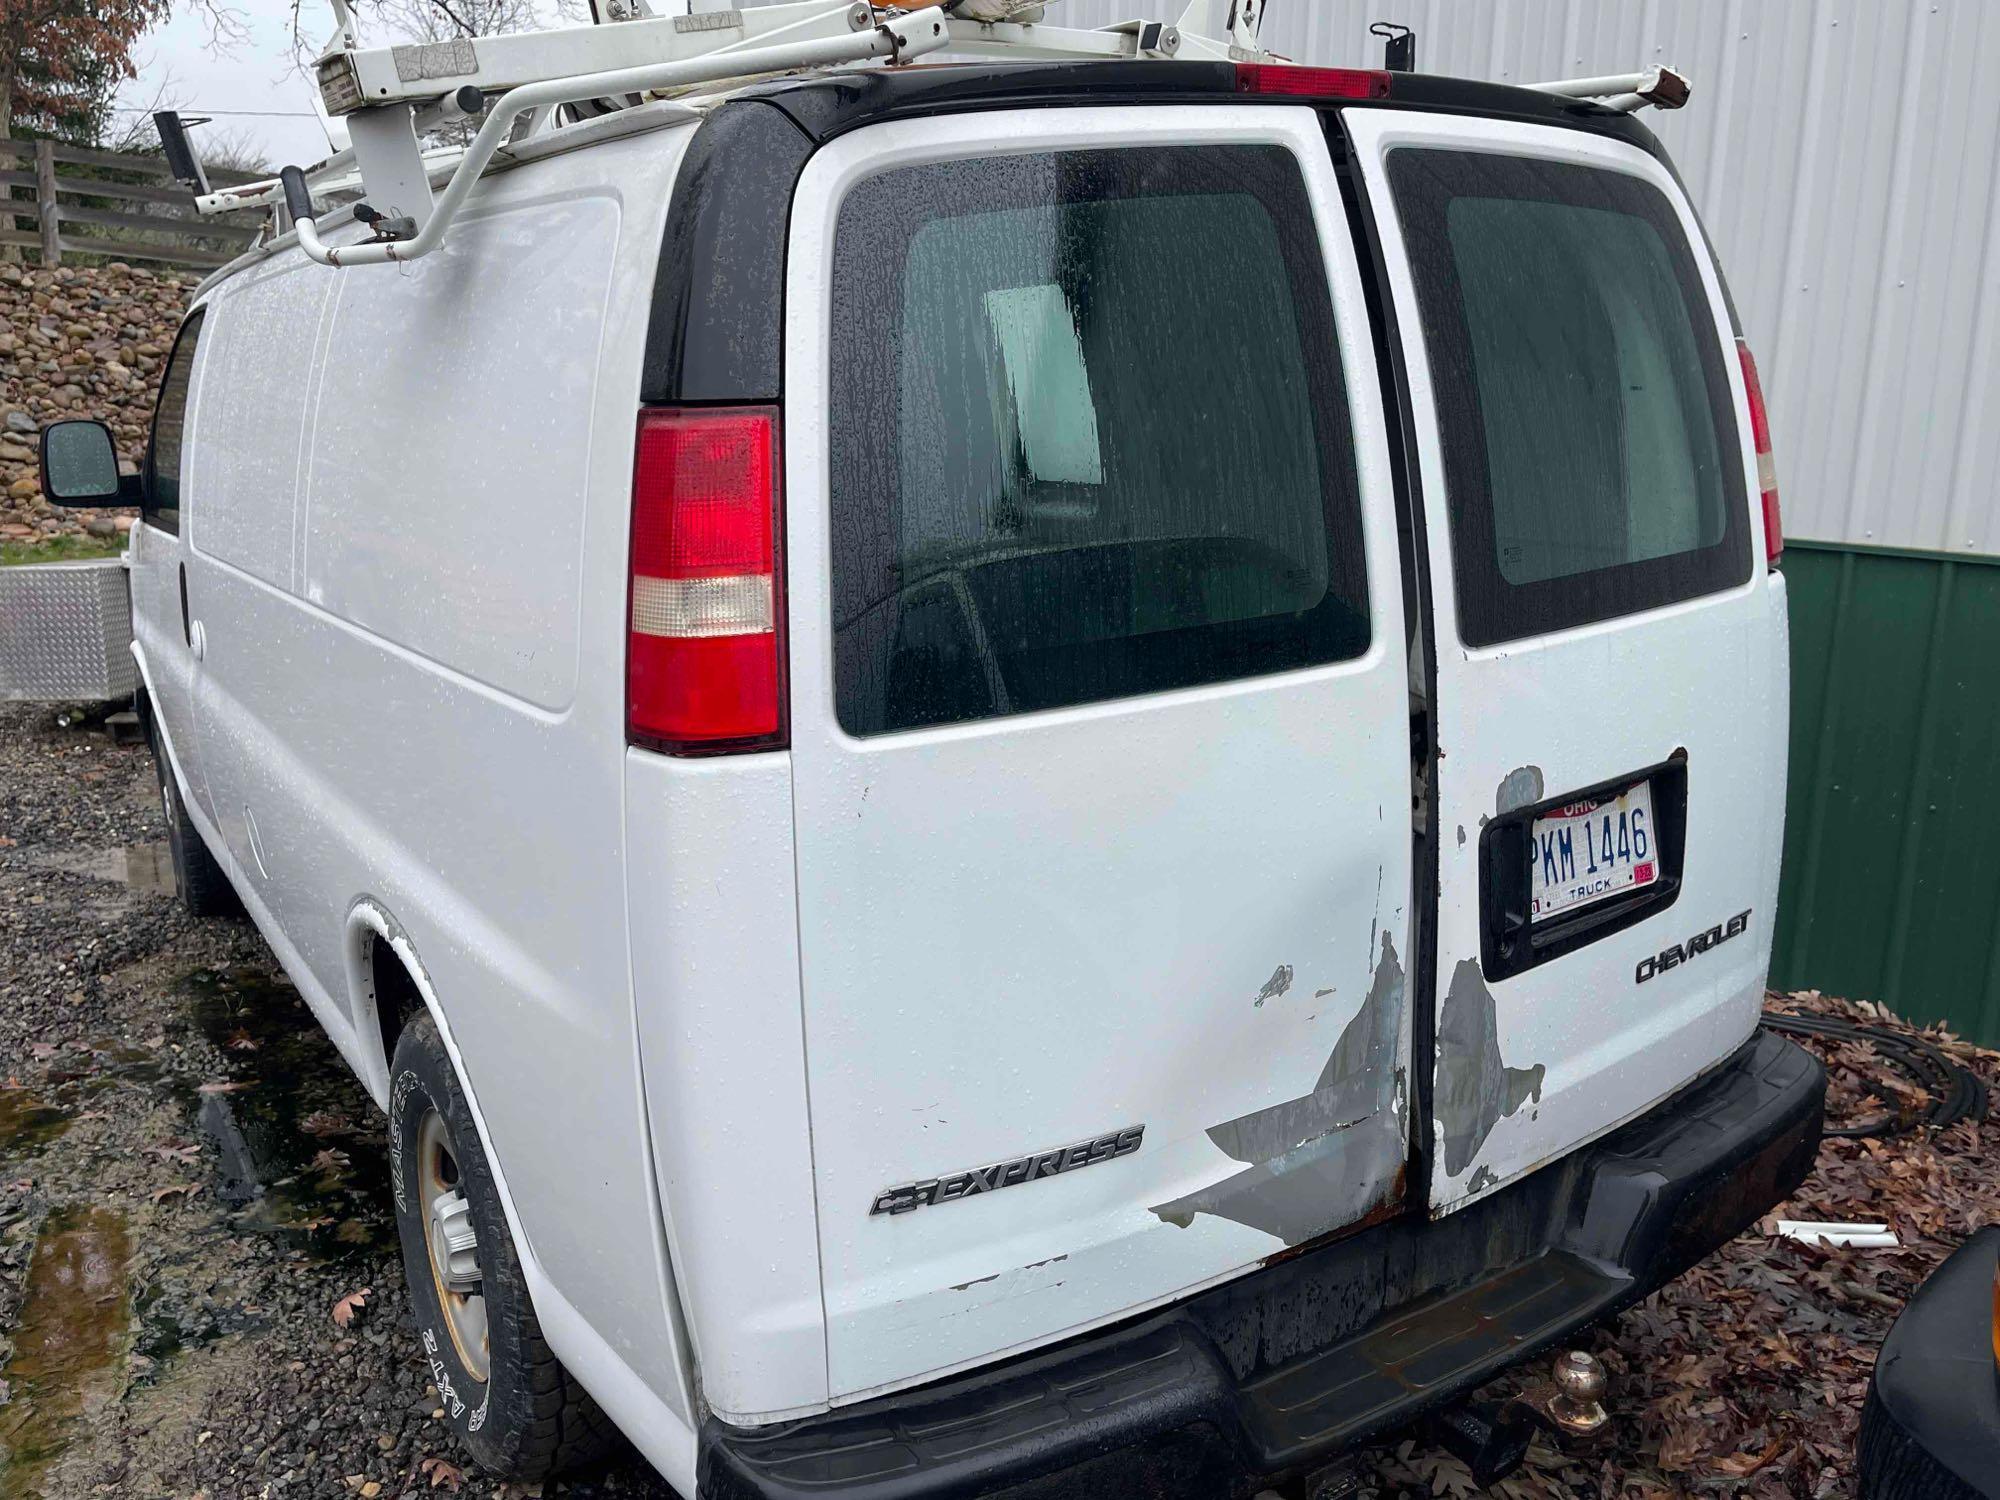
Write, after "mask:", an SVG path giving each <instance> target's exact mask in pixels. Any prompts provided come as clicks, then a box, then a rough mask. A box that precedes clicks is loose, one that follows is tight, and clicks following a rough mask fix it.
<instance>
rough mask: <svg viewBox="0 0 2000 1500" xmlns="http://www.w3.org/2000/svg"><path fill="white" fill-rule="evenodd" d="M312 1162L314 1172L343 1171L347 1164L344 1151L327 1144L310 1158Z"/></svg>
mask: <svg viewBox="0 0 2000 1500" xmlns="http://www.w3.org/2000/svg"><path fill="white" fill-rule="evenodd" d="M312 1164H313V1170H314V1171H316V1172H332V1173H339V1172H344V1171H346V1170H347V1167H348V1164H349V1163H348V1155H347V1153H346V1152H345V1151H341V1150H339V1149H337V1148H335V1147H333V1146H329V1147H327V1148H326V1149H325V1150H324V1151H322V1152H320V1153H319V1154H318V1155H317V1156H315V1157H314V1158H313V1159H312Z"/></svg>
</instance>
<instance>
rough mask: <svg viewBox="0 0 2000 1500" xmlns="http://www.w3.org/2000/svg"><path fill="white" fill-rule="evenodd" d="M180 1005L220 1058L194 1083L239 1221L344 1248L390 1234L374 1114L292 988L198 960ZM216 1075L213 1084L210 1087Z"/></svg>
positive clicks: (391, 1239) (382, 1240) (387, 1241)
mask: <svg viewBox="0 0 2000 1500" xmlns="http://www.w3.org/2000/svg"><path fill="white" fill-rule="evenodd" d="M185 993H186V995H187V1003H186V1008H187V1011H188V1014H189V1016H190V1017H191V1018H192V1019H193V1021H194V1022H195V1024H196V1025H197V1026H199V1027H200V1028H201V1031H202V1033H203V1034H204V1035H205V1036H207V1038H208V1039H209V1041H210V1042H212V1043H213V1044H214V1045H215V1046H216V1048H217V1049H218V1050H220V1052H221V1053H222V1055H223V1057H224V1058H225V1059H226V1073H227V1076H226V1077H224V1078H220V1079H210V1080H208V1081H207V1083H205V1084H203V1085H202V1086H201V1088H200V1089H199V1090H198V1091H197V1092H195V1094H194V1096H193V1097H194V1113H195V1123H196V1125H197V1127H198V1128H199V1129H200V1131H201V1133H202V1134H203V1135H204V1136H206V1137H207V1138H208V1139H209V1140H210V1141H211V1142H213V1143H214V1145H215V1148H216V1153H217V1156H218V1158H219V1173H218V1179H217V1181H216V1182H215V1184H214V1185H213V1188H212V1191H213V1192H214V1194H215V1197H216V1200H217V1201H218V1202H220V1203H222V1204H223V1205H225V1206H226V1207H228V1208H229V1209H230V1210H232V1213H233V1216H234V1218H235V1220H236V1222H237V1223H238V1224H239V1225H240V1226H241V1227H243V1228H245V1229H249V1230H252V1231H255V1232H261V1233H272V1234H279V1235H283V1236H284V1237H285V1238H286V1239H287V1240H289V1241H291V1242H293V1243H295V1244H297V1245H298V1246H299V1247H300V1248H302V1249H305V1250H307V1251H309V1252H310V1253H312V1254H314V1255H317V1256H320V1257H323V1258H331V1259H344V1258H347V1257H349V1256H352V1255H355V1254H358V1253H360V1252H362V1251H365V1250H373V1249H380V1248H386V1247H389V1246H393V1245H394V1244H395V1242H396V1225H395V1220H394V1218H393V1216H392V1215H391V1212H390V1207H389V1192H388V1186H389V1162H388V1151H387V1148H386V1146H385V1144H384V1142H383V1139H382V1131H381V1126H380V1121H379V1120H378V1119H377V1118H376V1116H375V1112H374V1107H373V1106H372V1105H371V1104H370V1103H369V1102H368V1099H367V1096H366V1095H365V1094H363V1093H362V1091H361V1086H360V1084H359V1083H357V1082H356V1081H355V1080H354V1076H353V1075H352V1074H351V1073H350V1072H349V1071H348V1068H347V1064H346V1063H345V1062H343V1061H342V1060H341V1057H340V1054H339V1053H338V1052H336V1051H335V1050H334V1048H333V1043H331V1042H330V1041H328V1040H327V1039H326V1036H325V1034H324V1033H323V1032H322V1031H321V1030H320V1029H319V1023H318V1022H317V1021H315V1020H314V1019H313V1016H312V1013H311V1012H310V1011H309V1010H307V1009H306V1006H305V1002H304V1001H302V1000H301V999H300V998H299V995H298V991H296V990H294V989H293V988H292V987H291V985H289V984H287V983H286V982H284V981H283V980H281V979H273V978H272V977H270V976H269V975H267V974H264V973H262V972H260V971H258V970H254V969H241V968H239V969H222V970H201V971H198V972H197V973H195V974H193V975H191V976H189V978H188V980H187V981H186V985H185ZM218 1085H221V1086H220V1087H218Z"/></svg>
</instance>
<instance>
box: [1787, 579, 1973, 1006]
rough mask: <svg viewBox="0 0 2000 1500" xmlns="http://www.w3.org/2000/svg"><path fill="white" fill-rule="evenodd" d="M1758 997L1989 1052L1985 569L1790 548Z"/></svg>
mask: <svg viewBox="0 0 2000 1500" xmlns="http://www.w3.org/2000/svg"><path fill="white" fill-rule="evenodd" d="M1785 577H1786V581H1787V583H1788V584H1789V586H1790V591H1791V600H1792V775H1791V789H1790V796H1789V798H1788V800H1787V805H1786V809H1785V873H1784V880H1783V885H1782V887H1781V889H1780V891H1779V895H1778V913H1779V925H1778V933H1777V942H1776V948H1775V951H1774V952H1773V953H1772V956H1771V980H1772V983H1773V984H1775V985H1778V986H1780V987H1783V988H1788V989H1790V988H1802V987H1805V986H1812V987H1815V988H1819V989H1824V990H1828V991H1832V992H1835V993H1839V994H1845V995H1856V996H1862V997H1866V998H1869V999H1875V1000H1880V1001H1882V1002H1884V1003H1885V1004H1888V1005H1890V1006H1892V1007H1894V1008H1895V1009H1896V1010H1898V1011H1900V1012H1902V1013H1903V1014H1905V1015H1908V1016H1911V1017H1912V1018H1914V1019H1917V1020H1922V1021H1933V1020H1943V1021H1947V1022H1949V1023H1950V1024H1951V1025H1952V1026H1953V1027H1954V1029H1956V1030H1958V1031H1960V1032H1962V1033H1964V1034H1966V1035H1968V1036H1972V1037H1976V1038H1980V1039H1982V1040H1985V1041H1989V1042H1990V1041H1992V1040H1994V1039H1996V1038H2000V840H1996V839H1995V838H1994V837H1993V832H1994V825H1995V821H1996V816H1995V813H1994V809H1993V788H1994V784H1995V781H1996V778H2000V694H1996V693H1995V692H1994V690H1993V684H1994V661H1995V659H1996V656H2000V559H1992V558H1943V559H1940V558H1937V557H1935V556H1922V555H1918V556H1906V555H1899V554H1895V553H1878V552H1871V551H1867V550H1857V549H1854V548H1850V547H1826V548H1821V547H1816V546H1805V547H1800V546H1793V547H1792V548H1791V549H1790V550H1788V551H1787V552H1786V554H1785Z"/></svg>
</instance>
